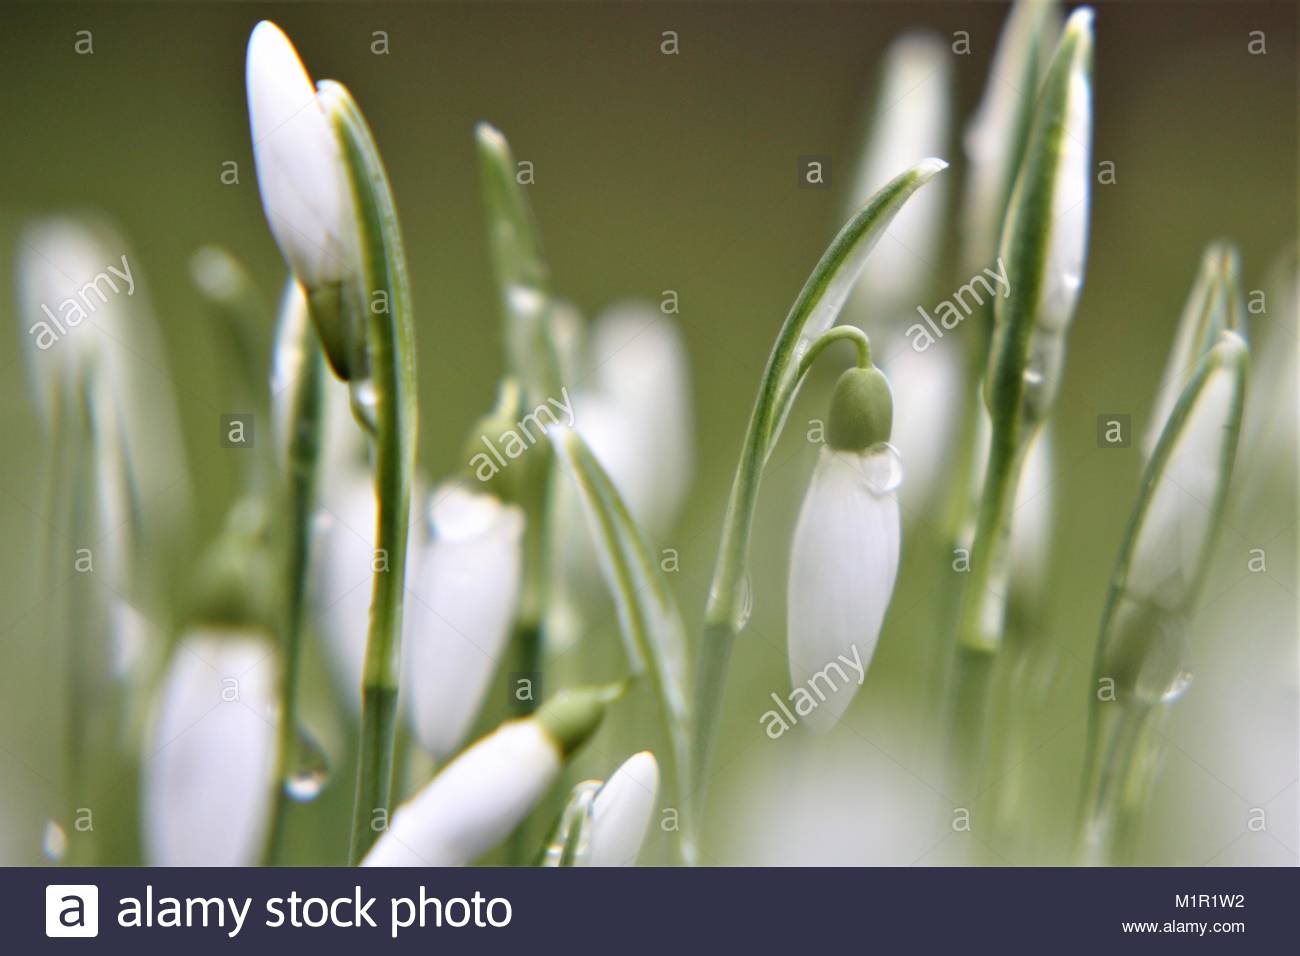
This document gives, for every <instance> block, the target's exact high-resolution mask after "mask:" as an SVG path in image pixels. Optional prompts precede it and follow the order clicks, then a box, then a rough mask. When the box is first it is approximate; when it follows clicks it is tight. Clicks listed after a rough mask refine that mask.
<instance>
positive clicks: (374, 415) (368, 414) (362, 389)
mask: <svg viewBox="0 0 1300 956" xmlns="http://www.w3.org/2000/svg"><path fill="white" fill-rule="evenodd" d="M348 395H349V397H350V398H351V400H352V414H353V415H354V416H355V417H356V419H357V421H358V422H360V424H361V426H362V427H363V428H365V429H366V430H367V431H369V432H370V433H371V434H372V435H373V434H375V433H376V432H377V431H378V430H379V395H378V393H377V392H376V391H375V382H374V379H369V378H363V379H361V380H359V381H356V382H351V383H349V384H348Z"/></svg>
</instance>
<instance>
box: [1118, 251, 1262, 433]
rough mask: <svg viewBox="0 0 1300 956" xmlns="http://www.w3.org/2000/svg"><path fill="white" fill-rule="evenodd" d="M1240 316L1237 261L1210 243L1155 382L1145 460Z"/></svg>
mask: <svg viewBox="0 0 1300 956" xmlns="http://www.w3.org/2000/svg"><path fill="white" fill-rule="evenodd" d="M1244 312H1245V304H1244V302H1243V301H1242V295H1241V259H1240V257H1239V255H1238V254H1237V250H1236V247H1234V246H1233V245H1232V244H1231V243H1227V242H1214V243H1211V244H1210V246H1209V248H1207V249H1206V250H1205V253H1204V254H1203V255H1202V256H1201V265H1200V269H1199V270H1198V271H1197V274H1196V280H1195V282H1193V283H1192V291H1191V294H1190V295H1189V296H1188V298H1187V303H1186V304H1185V305H1184V306H1183V311H1182V315H1181V316H1180V317H1179V319H1178V332H1177V333H1176V336H1175V338H1174V346H1173V349H1172V350H1171V351H1170V353H1169V361H1168V364H1167V365H1166V366H1165V372H1164V375H1163V377H1162V378H1161V380H1160V392H1159V394H1158V395H1157V396H1156V404H1155V407H1154V409H1153V410H1152V414H1151V425H1150V428H1149V430H1148V432H1147V435H1146V438H1145V440H1144V442H1143V453H1144V454H1145V455H1146V457H1148V458H1150V456H1151V453H1152V451H1153V450H1154V449H1155V445H1156V442H1157V441H1158V440H1159V438H1160V433H1161V431H1162V430H1163V429H1164V426H1165V421H1166V420H1167V419H1168V418H1169V413H1170V412H1171V411H1172V410H1173V407H1174V404H1175V403H1176V402H1177V401H1178V396H1179V395H1180V394H1181V393H1182V391H1183V387H1184V386H1185V385H1186V384H1187V382H1188V380H1189V379H1190V378H1191V376H1192V374H1193V373H1194V372H1195V371H1196V368H1197V366H1198V364H1199V363H1200V360H1201V357H1202V356H1203V355H1205V353H1206V352H1208V351H1209V350H1210V348H1211V347H1212V346H1213V345H1214V343H1215V342H1217V341H1218V340H1219V336H1220V335H1221V334H1222V333H1223V332H1225V331H1227V330H1232V331H1234V332H1235V331H1240V330H1241V328H1242V325H1243V319H1242V315H1243V313H1244Z"/></svg>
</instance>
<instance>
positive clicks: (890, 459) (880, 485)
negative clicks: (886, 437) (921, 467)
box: [862, 442, 903, 495]
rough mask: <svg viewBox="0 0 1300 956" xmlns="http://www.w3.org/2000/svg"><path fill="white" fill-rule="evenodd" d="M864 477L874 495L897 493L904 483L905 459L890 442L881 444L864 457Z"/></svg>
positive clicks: (873, 446)
mask: <svg viewBox="0 0 1300 956" xmlns="http://www.w3.org/2000/svg"><path fill="white" fill-rule="evenodd" d="M862 477H863V480H864V481H865V482H866V485H867V490H868V491H870V492H871V493H872V494H874V495H885V494H888V493H889V492H891V491H897V490H898V486H899V485H901V484H902V483H903V457H902V456H901V455H900V454H899V453H898V449H897V448H895V447H894V446H893V445H891V444H889V442H880V443H878V444H875V445H872V446H871V447H870V448H868V449H867V451H866V454H865V455H863V456H862Z"/></svg>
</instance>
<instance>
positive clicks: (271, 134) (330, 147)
mask: <svg viewBox="0 0 1300 956" xmlns="http://www.w3.org/2000/svg"><path fill="white" fill-rule="evenodd" d="M246 79H247V86H248V115H249V125H250V127H251V130H252V137H253V157H254V160H255V161H256V164H257V183H258V187H259V188H260V190H261V194H262V207H263V209H264V210H265V212H266V219H267V222H268V224H269V225H270V227H271V232H272V234H273V235H274V236H275V241H276V244H277V245H278V246H279V247H280V252H281V253H282V254H283V255H284V258H285V260H286V261H287V262H288V263H289V268H290V269H292V270H293V272H294V274H295V275H296V276H297V278H298V281H299V282H301V283H302V285H303V287H304V288H305V289H306V290H307V294H308V297H309V299H310V301H311V304H312V318H313V319H314V320H315V321H316V323H317V328H318V330H319V332H320V336H321V340H322V342H323V343H324V346H325V351H326V353H327V354H328V356H329V358H330V363H331V364H332V365H333V366H334V368H335V371H336V372H338V374H339V377H340V378H343V379H345V380H347V379H350V378H353V377H354V373H356V372H358V371H359V368H358V365H359V363H360V362H361V360H362V354H363V353H361V352H360V351H359V350H360V349H361V348H362V347H363V341H364V340H363V339H361V332H360V331H359V330H357V329H354V328H351V327H350V326H351V325H352V320H351V319H349V318H347V313H348V312H350V311H351V310H350V309H349V308H348V307H347V306H346V304H345V303H344V302H343V291H342V286H343V284H344V283H345V282H346V281H347V280H348V279H349V278H351V277H352V276H353V275H354V274H355V273H356V271H357V266H358V257H359V252H358V248H359V247H358V238H357V233H358V231H359V228H360V227H359V224H358V220H357V214H356V210H355V206H354V200H353V197H352V186H351V183H350V181H349V178H348V171H347V166H346V165H345V162H344V157H343V151H342V146H341V144H340V142H339V139H338V136H337V135H336V134H335V132H334V130H333V128H332V127H331V124H330V118H329V117H328V116H327V115H326V112H325V109H324V107H323V106H322V104H321V102H320V101H319V100H318V99H317V91H316V88H315V86H313V85H312V81H311V77H310V76H309V75H308V73H307V70H306V68H305V67H304V66H303V64H302V61H301V60H300V59H299V58H298V52H297V51H296V50H295V49H294V47H293V44H292V43H291V42H290V41H289V38H288V37H287V36H285V35H284V33H283V31H281V30H280V28H279V27H277V26H276V25H275V24H274V23H271V22H269V21H267V20H263V21H262V22H261V23H259V24H258V25H257V26H256V27H254V28H253V33H252V36H250V37H249V40H248V60H247V68H246Z"/></svg>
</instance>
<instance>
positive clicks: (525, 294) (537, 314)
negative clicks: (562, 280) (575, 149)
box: [475, 123, 563, 404]
mask: <svg viewBox="0 0 1300 956" xmlns="http://www.w3.org/2000/svg"><path fill="white" fill-rule="evenodd" d="M475 140H476V142H477V144H478V155H479V166H480V168H481V170H482V178H483V201H484V205H485V206H486V209H487V227H488V241H489V245H490V247H491V252H492V265H493V269H494V271H495V273H496V281H497V291H498V294H499V296H500V299H501V310H502V313H503V317H504V320H505V337H506V358H507V362H508V364H509V367H510V372H511V374H512V375H513V376H514V377H515V378H517V379H518V380H519V381H520V382H521V384H522V385H523V388H524V392H525V394H526V395H527V397H528V401H529V402H530V403H532V404H537V403H541V402H544V401H545V400H546V398H547V397H548V396H555V395H558V394H559V393H560V389H561V386H562V384H563V381H562V376H561V370H562V366H563V359H562V355H561V349H560V347H559V345H558V344H557V342H556V338H557V335H556V330H555V325H556V323H557V322H559V321H561V317H559V316H557V314H556V312H557V304H556V303H555V302H554V300H553V299H552V296H551V294H550V290H549V279H548V275H547V269H546V264H545V262H544V261H543V259H542V252H541V243H540V242H539V240H538V237H537V229H536V226H535V225H534V221H533V214H532V209H531V207H530V205H529V203H528V197H527V196H526V195H525V193H524V187H523V185H522V184H520V182H519V179H518V167H517V165H516V163H515V158H514V154H513V153H512V152H511V151H510V144H509V143H507V142H506V138H505V137H504V136H503V135H502V134H501V132H500V130H497V129H496V128H494V127H492V126H490V125H488V124H487V123H479V124H478V127H477V128H476V130H475Z"/></svg>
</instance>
